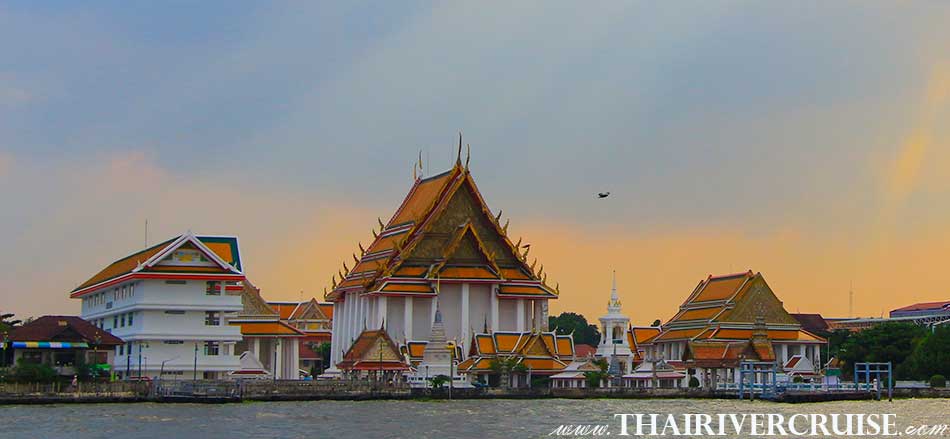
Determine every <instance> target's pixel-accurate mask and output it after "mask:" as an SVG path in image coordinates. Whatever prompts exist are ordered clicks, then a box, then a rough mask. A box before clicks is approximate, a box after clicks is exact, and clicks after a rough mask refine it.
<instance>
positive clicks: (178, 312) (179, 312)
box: [165, 309, 185, 314]
mask: <svg viewBox="0 0 950 439" xmlns="http://www.w3.org/2000/svg"><path fill="white" fill-rule="evenodd" d="M184 313H185V312H184V311H182V310H178V309H171V310H168V311H165V314H184Z"/></svg>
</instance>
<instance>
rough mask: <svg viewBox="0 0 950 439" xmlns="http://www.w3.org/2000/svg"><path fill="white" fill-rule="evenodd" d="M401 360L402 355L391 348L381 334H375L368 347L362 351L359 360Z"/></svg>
mask: <svg viewBox="0 0 950 439" xmlns="http://www.w3.org/2000/svg"><path fill="white" fill-rule="evenodd" d="M380 359H382V360H383V361H402V357H401V356H400V355H399V353H398V352H396V351H395V350H394V349H393V346H392V344H391V343H389V341H388V340H386V338H385V337H383V336H382V335H380V336H377V337H376V339H375V340H374V341H373V344H372V345H370V347H369V349H367V350H366V352H364V353H363V356H362V357H361V358H360V360H361V361H379V360H380Z"/></svg>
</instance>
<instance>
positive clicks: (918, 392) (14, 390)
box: [0, 381, 950, 404]
mask: <svg viewBox="0 0 950 439" xmlns="http://www.w3.org/2000/svg"><path fill="white" fill-rule="evenodd" d="M450 397H451V398H452V399H545V398H560V399H596V398H612V399H736V398H737V395H736V393H735V392H725V391H721V392H710V391H706V390H701V389H625V388H597V389H551V388H533V389H531V388H521V389H497V388H467V389H452V392H451V396H450V395H449V389H447V388H441V389H411V388H408V387H406V386H399V385H397V386H391V385H378V384H376V383H369V382H365V383H364V382H342V381H243V382H241V381H179V382H172V383H169V382H166V383H149V382H115V383H94V384H86V383H80V384H79V385H77V386H75V387H73V386H57V385H48V384H0V404H60V403H133V402H146V401H152V402H189V403H195V402H197V403H226V402H241V401H317V400H336V401H367V400H410V399H411V400H428V399H448V398H450ZM893 397H894V398H950V389H946V388H943V389H933V388H913V389H894V393H893ZM874 398H875V395H873V394H871V393H869V392H832V393H819V392H789V393H785V394H782V395H779V396H777V397H773V398H769V400H772V401H777V402H789V403H804V402H823V401H841V400H868V399H874ZM883 398H884V399H886V398H887V396H886V393H885V394H884V395H883Z"/></svg>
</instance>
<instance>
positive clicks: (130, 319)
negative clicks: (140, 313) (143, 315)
mask: <svg viewBox="0 0 950 439" xmlns="http://www.w3.org/2000/svg"><path fill="white" fill-rule="evenodd" d="M134 315H135V313H132V312H130V313H129V326H132V316H134Z"/></svg>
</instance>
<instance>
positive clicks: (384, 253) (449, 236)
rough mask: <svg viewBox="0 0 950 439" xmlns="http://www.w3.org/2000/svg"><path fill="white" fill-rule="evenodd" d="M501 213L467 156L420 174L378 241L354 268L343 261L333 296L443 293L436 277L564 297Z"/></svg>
mask: <svg viewBox="0 0 950 439" xmlns="http://www.w3.org/2000/svg"><path fill="white" fill-rule="evenodd" d="M500 219H501V216H500V214H498V215H493V214H492V213H491V211H490V210H489V208H488V206H487V204H486V203H485V201H484V199H483V198H482V196H481V193H480V192H479V190H478V187H477V186H476V185H475V182H474V180H473V179H472V176H471V173H470V172H469V170H468V168H467V166H462V163H461V160H458V161H457V162H456V164H455V166H453V167H452V168H451V169H449V170H448V171H446V172H443V173H441V174H438V175H435V176H432V177H428V178H417V179H416V180H415V182H414V183H413V186H412V188H411V189H410V190H409V193H408V195H406V197H405V199H404V200H403V202H402V204H400V206H399V208H398V209H397V210H396V212H395V214H393V216H392V218H391V219H390V220H389V221H388V222H387V223H385V224H384V223H383V222H382V221H378V223H379V226H380V230H379V231H378V232H377V231H376V230H374V231H373V241H372V243H371V244H370V245H369V246H368V247H367V248H363V247H362V245H360V249H361V250H360V253H359V256H354V257H355V258H356V259H357V260H356V261H355V262H354V263H353V265H354V266H353V267H349V264H347V263H344V264H343V266H344V268H345V269H344V270H341V276H342V278H341V279H337V278H336V277H334V284H333V286H332V288H331V290H330V291H329V292H328V293H327V295H326V298H327V300H329V301H336V300H339V299H341V298H342V295H343V294H344V293H347V292H368V293H378V294H387V295H411V294H436V291H434V290H435V289H434V288H432V287H431V285H432V284H434V283H436V282H461V281H475V282H477V281H492V280H497V281H498V282H497V283H499V284H500V285H501V290H502V291H501V292H502V294H501V296H500V297H502V298H519V297H535V298H542V297H543V298H556V297H557V289H556V288H551V287H549V286H548V285H547V284H546V283H545V281H544V277H545V275H544V274H543V273H542V272H541V271H539V272H537V273H536V272H534V270H533V266H529V265H528V264H527V249H528V247H527V246H525V247H521V246H520V240H519V242H518V243H512V241H511V240H510V239H509V238H508V236H507V224H505V225H502V224H501V223H500ZM351 262H353V261H351ZM398 279H403V280H415V281H423V282H422V283H420V284H412V283H411V282H410V283H405V282H402V283H401V282H397V280H398ZM422 284H429V285H430V286H429V287H428V288H427V287H425V286H424V285H422Z"/></svg>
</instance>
